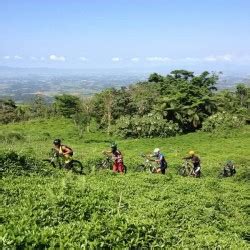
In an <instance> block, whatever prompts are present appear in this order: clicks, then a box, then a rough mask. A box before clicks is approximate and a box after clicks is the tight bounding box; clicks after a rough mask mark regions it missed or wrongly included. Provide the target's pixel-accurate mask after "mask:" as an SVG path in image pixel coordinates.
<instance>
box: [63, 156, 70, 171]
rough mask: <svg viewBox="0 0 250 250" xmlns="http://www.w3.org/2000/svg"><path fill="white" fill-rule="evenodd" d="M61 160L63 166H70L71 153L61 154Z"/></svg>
mask: <svg viewBox="0 0 250 250" xmlns="http://www.w3.org/2000/svg"><path fill="white" fill-rule="evenodd" d="M63 160H64V164H65V168H70V167H71V166H70V163H71V161H72V155H70V154H66V155H64V156H63Z"/></svg>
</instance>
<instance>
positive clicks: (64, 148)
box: [62, 146, 72, 155]
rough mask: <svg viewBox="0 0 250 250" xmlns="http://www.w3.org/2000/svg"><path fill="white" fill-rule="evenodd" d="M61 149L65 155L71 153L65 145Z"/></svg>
mask: <svg viewBox="0 0 250 250" xmlns="http://www.w3.org/2000/svg"><path fill="white" fill-rule="evenodd" d="M62 150H63V155H67V154H71V153H72V150H70V149H69V148H67V147H64V146H62Z"/></svg>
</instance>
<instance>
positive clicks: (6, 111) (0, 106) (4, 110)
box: [0, 99, 19, 124]
mask: <svg viewBox="0 0 250 250" xmlns="http://www.w3.org/2000/svg"><path fill="white" fill-rule="evenodd" d="M18 120H19V119H18V116H17V106H16V104H15V102H14V101H13V100H11V99H9V100H1V99H0V123H4V124H6V123H9V122H15V121H18Z"/></svg>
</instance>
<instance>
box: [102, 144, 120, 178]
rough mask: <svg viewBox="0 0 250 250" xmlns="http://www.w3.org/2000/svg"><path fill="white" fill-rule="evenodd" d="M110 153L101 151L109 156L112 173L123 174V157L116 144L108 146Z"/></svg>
mask: <svg viewBox="0 0 250 250" xmlns="http://www.w3.org/2000/svg"><path fill="white" fill-rule="evenodd" d="M110 148H111V150H110V151H103V153H105V154H111V155H112V159H113V161H114V165H113V172H118V173H121V174H123V173H124V164H123V156H122V153H121V151H120V150H118V149H117V144H116V143H112V144H111V145H110Z"/></svg>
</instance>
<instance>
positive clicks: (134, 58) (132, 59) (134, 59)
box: [131, 57, 140, 62]
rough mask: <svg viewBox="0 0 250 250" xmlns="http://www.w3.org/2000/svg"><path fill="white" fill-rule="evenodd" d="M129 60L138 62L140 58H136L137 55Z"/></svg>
mask: <svg viewBox="0 0 250 250" xmlns="http://www.w3.org/2000/svg"><path fill="white" fill-rule="evenodd" d="M131 61H132V62H139V61H140V58H138V57H133V58H131Z"/></svg>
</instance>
